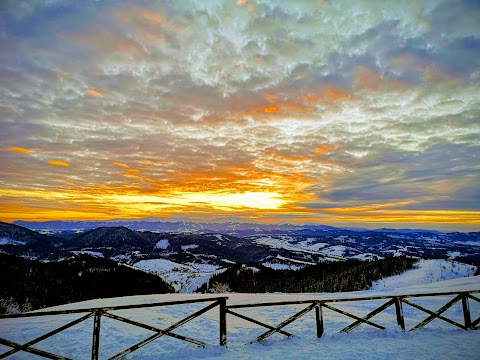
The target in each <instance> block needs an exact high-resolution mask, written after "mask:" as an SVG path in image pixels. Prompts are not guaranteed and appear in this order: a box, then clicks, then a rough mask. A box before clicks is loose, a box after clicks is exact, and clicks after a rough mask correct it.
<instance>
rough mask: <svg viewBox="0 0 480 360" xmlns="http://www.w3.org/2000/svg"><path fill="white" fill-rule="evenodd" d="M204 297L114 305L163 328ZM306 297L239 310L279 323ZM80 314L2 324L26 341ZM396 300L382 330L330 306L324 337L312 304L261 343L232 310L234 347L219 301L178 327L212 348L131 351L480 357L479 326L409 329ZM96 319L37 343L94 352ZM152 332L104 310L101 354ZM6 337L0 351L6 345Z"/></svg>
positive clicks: (251, 299)
mask: <svg viewBox="0 0 480 360" xmlns="http://www.w3.org/2000/svg"><path fill="white" fill-rule="evenodd" d="M473 289H479V290H480V277H479V276H474V277H466V278H457V279H451V280H445V281H439V282H435V283H431V284H428V285H424V284H422V285H416V286H412V287H409V288H399V287H397V288H396V289H394V290H391V291H372V290H367V291H362V292H352V293H335V294H227V295H226V296H228V297H229V299H228V303H229V304H241V303H258V302H267V301H289V300H306V299H310V300H311V299H325V298H351V297H353V296H355V297H357V296H368V295H392V294H397V295H398V294H407V293H419V292H423V293H428V292H443V291H465V290H473ZM204 296H208V297H211V295H202V294H167V295H149V296H132V297H123V298H114V299H99V300H91V301H85V302H82V303H77V304H69V305H63V306H59V307H55V308H52V309H71V308H79V307H81V308H87V307H100V306H113V305H124V304H138V303H151V302H158V301H175V300H183V299H191V298H195V299H197V298H201V297H204ZM450 298H451V296H450V297H447V296H443V297H436V298H432V297H430V298H422V299H417V300H416V302H418V303H419V304H421V305H422V306H425V307H427V308H429V309H433V310H435V309H438V308H440V307H441V306H443V305H444V304H445V303H446V302H447V301H448V300H449V299H450ZM382 301H383V302H384V300H376V301H370V302H361V303H360V302H346V303H338V304H337V305H336V306H337V307H339V308H342V309H344V310H346V311H351V312H353V313H355V314H358V315H365V314H366V313H368V312H370V311H371V310H372V308H375V307H378V306H379V305H380V304H382ZM205 305H206V304H205V303H202V304H188V305H175V306H167V307H161V308H142V309H136V310H121V311H120V310H117V311H115V312H114V313H116V314H118V315H120V316H125V317H129V318H132V319H135V320H137V321H141V322H143V323H147V324H150V325H153V326H156V327H159V328H166V327H168V326H169V325H171V324H173V323H175V322H177V321H179V320H180V319H182V318H184V317H186V316H188V315H190V314H191V313H193V312H195V311H197V310H199V309H200V308H202V307H203V306H205ZM304 307H305V306H304V305H294V306H292V305H290V306H275V307H263V308H262V307H259V308H255V309H238V311H239V312H241V313H243V314H245V315H247V316H251V317H254V318H255V319H257V320H259V321H263V322H267V323H270V324H272V325H274V324H278V323H280V322H281V321H282V320H284V319H286V318H287V317H289V316H290V315H292V314H293V313H295V312H297V311H299V310H300V309H302V308H304ZM470 310H471V313H472V318H473V319H476V318H477V317H479V316H480V303H475V302H474V301H471V302H470ZM404 315H405V321H406V323H407V328H409V327H411V326H413V325H415V324H416V323H417V322H419V321H421V320H423V319H424V318H425V317H426V314H424V313H422V312H420V311H418V310H416V309H414V308H410V307H408V306H404ZM444 315H445V316H447V317H449V318H451V319H452V320H455V321H458V322H460V323H462V310H461V304H460V303H457V304H456V305H454V306H453V307H452V308H451V309H449V310H447V312H445V314H444ZM78 317H79V315H62V316H48V317H37V318H21V319H2V320H0V332H1V334H2V337H5V338H7V339H8V340H11V341H15V342H19V343H25V342H27V341H29V340H31V339H33V338H35V337H37V336H40V335H42V334H43V333H46V332H48V331H49V330H51V329H53V328H54V327H55V326H60V325H61V324H64V323H66V322H67V321H71V320H73V319H75V318H78ZM394 317H395V312H394V309H393V308H389V309H387V311H385V312H382V313H381V314H379V315H377V316H375V318H374V319H372V320H374V321H375V322H376V323H379V324H382V325H384V326H385V327H386V328H387V330H384V331H381V330H377V329H373V328H371V327H368V326H366V325H361V326H360V327H358V328H357V329H355V330H354V331H353V332H352V333H349V334H345V333H338V331H339V330H340V329H341V328H342V327H344V326H346V325H348V324H350V323H351V322H352V321H351V320H349V319H348V318H346V317H344V316H343V315H341V314H338V313H334V312H331V311H328V310H327V311H324V319H325V335H324V336H323V337H322V338H321V339H317V338H316V336H315V322H314V315H313V313H312V312H310V313H309V314H307V315H306V316H304V317H302V318H301V319H299V320H298V321H295V322H293V323H292V324H290V325H288V326H287V327H286V328H285V330H286V331H289V332H291V333H293V334H294V335H295V336H293V337H292V338H285V337H283V336H282V335H278V334H277V335H274V336H272V337H271V338H269V339H268V340H267V341H265V342H262V343H250V342H251V341H252V340H254V339H255V338H256V336H258V335H260V334H261V333H263V332H264V331H265V329H263V328H259V327H258V326H257V325H255V324H252V323H249V322H246V321H244V320H242V319H238V318H236V317H233V316H228V318H227V324H228V326H227V328H228V347H227V348H223V347H220V346H218V332H219V325H218V308H214V309H212V310H210V311H208V312H207V313H205V314H204V315H202V316H201V317H199V318H197V319H196V320H194V321H192V322H189V323H187V324H185V325H183V326H182V327H180V328H178V329H177V330H176V332H177V333H179V334H182V335H186V336H190V337H193V338H196V339H199V340H201V341H205V342H206V343H207V344H209V345H208V346H207V347H206V348H205V349H202V348H197V347H196V346H194V345H192V344H188V343H185V342H183V341H179V340H177V339H172V338H168V337H161V338H159V339H157V340H155V341H154V342H152V343H150V344H149V345H147V346H145V347H144V348H142V349H140V350H138V351H137V352H134V353H132V354H130V355H129V356H128V357H127V359H132V360H153V359H159V358H162V359H175V360H182V359H207V360H208V359H212V360H213V359H222V360H223V359H225V360H234V359H235V360H236V359H249V360H252V359H279V358H282V359H322V358H323V359H355V360H362V359H389V358H391V359H399V360H404V359H405V360H406V359H408V360H410V359H436V360H441V359H448V360H451V359H463V360H468V359H478V354H479V352H478V351H479V349H480V331H464V330H461V329H457V328H455V327H453V326H451V325H449V324H447V323H445V322H442V321H440V320H438V319H437V320H434V321H433V322H432V323H431V324H429V325H428V326H427V327H426V328H425V329H421V330H417V331H415V332H410V333H409V332H402V331H401V330H400V329H399V328H398V326H397V325H396V323H395V321H394V320H392V319H394ZM91 333H92V321H91V320H87V321H85V322H83V323H81V324H78V325H76V326H74V327H73V328H71V329H69V330H66V331H64V332H62V333H60V334H57V335H55V337H53V338H50V339H47V340H44V341H43V342H41V343H39V344H37V345H36V347H38V348H40V349H42V350H46V351H52V352H55V353H57V354H60V355H64V356H68V357H70V358H73V359H89V356H90V351H91V350H90V349H91ZM151 334H152V333H151V332H149V331H147V330H143V329H139V328H137V327H132V326H130V325H127V324H124V323H120V322H117V321H115V320H112V319H109V318H105V317H102V322H101V341H100V344H101V346H100V355H101V356H100V358H101V359H107V358H108V357H110V356H113V355H114V354H116V353H117V352H119V351H121V350H123V349H125V348H127V347H129V346H131V345H133V344H134V343H136V342H138V341H140V340H142V339H145V338H146V337H148V336H150V335H151ZM6 350H8V348H7V347H6V346H3V345H0V351H2V352H3V351H6ZM8 359H25V360H30V359H32V360H33V359H37V357H35V355H30V354H27V353H18V354H15V355H13V356H11V357H9V358H8Z"/></svg>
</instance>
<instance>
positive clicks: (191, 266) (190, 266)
mask: <svg viewBox="0 0 480 360" xmlns="http://www.w3.org/2000/svg"><path fill="white" fill-rule="evenodd" d="M133 267H135V268H137V269H141V270H145V271H148V272H150V273H153V274H156V275H158V276H160V277H161V278H162V279H163V280H165V281H166V282H168V283H169V284H170V285H172V286H173V287H174V288H175V290H176V291H178V292H180V293H192V292H194V291H195V290H196V289H198V288H199V287H200V286H202V285H203V284H204V283H206V282H207V281H208V280H209V279H210V278H211V277H212V276H213V275H214V274H217V273H219V272H221V271H225V270H226V268H220V267H218V266H215V265H209V264H196V263H187V264H179V263H176V262H173V261H170V260H167V259H150V260H141V261H139V262H137V263H135V264H134V265H133Z"/></svg>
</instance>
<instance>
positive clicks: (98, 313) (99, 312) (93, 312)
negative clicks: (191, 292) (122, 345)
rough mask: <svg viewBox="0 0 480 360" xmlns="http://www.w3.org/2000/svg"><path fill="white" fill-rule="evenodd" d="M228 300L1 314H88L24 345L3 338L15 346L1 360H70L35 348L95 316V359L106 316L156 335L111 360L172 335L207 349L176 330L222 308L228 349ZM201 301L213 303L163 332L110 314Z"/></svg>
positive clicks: (222, 338) (222, 330) (222, 335)
mask: <svg viewBox="0 0 480 360" xmlns="http://www.w3.org/2000/svg"><path fill="white" fill-rule="evenodd" d="M226 301H227V297H225V296H223V297H215V298H203V299H192V300H181V301H168V302H157V303H148V304H136V305H120V306H111V307H98V308H84V309H72V310H58V311H41V312H40V311H39V312H30V313H24V314H13V315H0V319H2V318H3V319H5V318H24V317H39V316H52V315H67V314H81V313H86V315H83V316H82V317H80V318H78V319H76V320H73V321H71V322H69V323H68V324H65V325H63V326H60V327H58V328H57V329H55V330H52V331H50V332H48V333H46V334H44V335H42V336H39V337H37V338H35V339H33V340H31V341H29V342H27V343H25V344H23V345H20V344H17V343H15V342H13V341H10V340H6V339H3V338H0V344H3V345H6V346H9V347H11V348H12V349H11V350H9V351H7V352H5V353H3V354H0V359H3V358H6V357H7V356H10V355H13V354H15V353H17V352H19V351H26V352H29V353H32V354H35V355H39V356H42V357H44V358H47V359H64V360H70V359H69V358H67V357H64V356H60V355H56V354H53V353H50V352H47V351H44V350H40V349H36V348H34V347H33V345H35V344H37V343H39V342H40V341H42V340H45V339H47V338H49V337H51V336H53V335H56V334H58V333H60V332H62V331H64V330H66V329H68V328H71V327H72V326H74V325H77V324H79V323H81V322H83V321H85V320H87V319H89V318H91V317H93V330H92V357H91V359H92V360H98V358H99V349H100V322H101V318H102V316H105V317H108V318H111V319H115V320H118V321H121V322H124V323H126V324H129V325H133V326H137V327H140V328H143V329H147V330H150V331H152V332H153V334H152V335H151V336H149V337H148V338H146V339H144V340H142V341H140V342H138V343H136V344H135V345H132V346H130V347H129V348H127V349H125V350H122V351H120V352H119V353H118V354H116V355H114V356H112V357H110V358H109V360H118V359H123V358H124V357H125V356H127V355H128V354H130V353H132V352H134V351H135V350H138V349H140V348H141V347H143V346H145V345H147V344H149V343H151V342H152V341H154V340H156V339H158V338H160V337H162V336H170V337H173V338H175V339H178V340H183V341H186V342H189V343H192V344H195V345H197V346H200V347H204V346H205V343H204V342H203V341H200V340H197V339H193V338H190V337H187V336H184V335H180V334H176V333H174V332H173V331H174V330H175V329H177V328H179V327H180V326H182V325H184V324H186V323H188V322H189V321H191V320H193V319H195V318H197V317H199V316H201V315H202V314H204V313H206V312H207V311H209V310H211V309H213V308H215V307H217V306H218V307H219V309H220V314H219V323H220V336H219V338H220V341H219V342H220V345H221V346H224V345H226V344H227V323H226ZM200 302H211V304H209V305H207V306H205V307H204V308H202V309H200V310H198V311H196V312H194V313H193V314H191V315H189V316H187V317H185V318H183V319H181V320H180V321H177V322H176V323H175V324H173V325H171V326H169V327H167V328H166V329H159V328H157V327H154V326H151V325H148V324H143V323H141V322H138V321H135V320H131V319H128V318H125V317H122V316H119V315H116V314H112V313H111V312H110V311H114V310H129V309H140V308H154V307H162V306H169V305H182V304H192V303H200Z"/></svg>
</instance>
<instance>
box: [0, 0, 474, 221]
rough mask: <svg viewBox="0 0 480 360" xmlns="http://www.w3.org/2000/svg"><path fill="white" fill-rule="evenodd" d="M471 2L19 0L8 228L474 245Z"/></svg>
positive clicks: (0, 184) (4, 103)
mask: <svg viewBox="0 0 480 360" xmlns="http://www.w3.org/2000/svg"><path fill="white" fill-rule="evenodd" d="M478 19H480V6H479V5H478V2H476V1H434V0H432V1H412V2H407V3H404V2H398V1H383V2H381V3H379V2H378V1H327V0H325V1H321V0H319V1H313V0H304V1H299V0H296V1H273V0H270V1H269V0H231V1H230V0H224V1H220V0H219V1H194V0H191V1H187V0H179V1H168V0H165V1H135V2H123V3H122V2H120V1H109V0H104V1H93V0H92V1H74V0H53V1H52V0H48V1H47V0H28V1H26V0H25V1H22V0H15V1H14V0H11V1H9V0H7V1H6V2H3V5H1V6H0V47H1V49H2V51H0V62H1V64H2V65H1V67H0V78H1V82H0V93H1V96H0V121H1V122H0V126H1V128H0V133H1V134H2V135H1V138H0V141H1V144H0V150H1V151H0V161H1V168H0V171H1V178H0V196H1V199H2V201H1V202H0V209H1V214H2V220H6V221H11V220H16V219H38V220H43V219H53V218H67V219H108V218H117V217H127V218H129V217H130V218H131V217H144V216H160V217H190V218H197V219H207V218H221V217H226V216H235V217H242V218H246V219H251V220H255V221H280V222H317V223H329V224H342V225H345V224H352V223H354V224H353V226H368V227H380V226H393V227H400V226H426V227H430V228H435V227H436V228H449V229H460V230H475V229H477V230H478V228H479V224H480V209H479V208H480V206H479V204H480V187H479V184H480V161H479V158H478V155H479V154H480V140H479V139H480V121H479V118H480V26H479V21H478Z"/></svg>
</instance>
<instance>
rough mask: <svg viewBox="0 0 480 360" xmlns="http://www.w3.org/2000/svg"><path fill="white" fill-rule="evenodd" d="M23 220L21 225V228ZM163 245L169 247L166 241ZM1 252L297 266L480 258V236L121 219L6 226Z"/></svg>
mask: <svg viewBox="0 0 480 360" xmlns="http://www.w3.org/2000/svg"><path fill="white" fill-rule="evenodd" d="M20 224H21V225H22V226H20ZM158 244H163V245H162V246H159V245H158ZM0 249H1V250H3V251H4V252H8V253H13V254H17V255H22V256H31V257H38V258H41V259H49V260H56V259H60V258H68V257H69V256H72V254H74V252H76V253H78V252H79V251H90V252H95V253H97V255H98V254H101V256H103V257H106V258H118V259H121V261H123V262H127V263H130V264H133V263H135V262H136V261H139V260H145V259H152V258H165V259H169V260H172V261H178V262H180V263H186V262H189V261H197V262H198V261H200V262H205V263H209V264H215V265H222V264H225V262H229V261H230V262H231V261H234V262H235V261H239V262H246V261H253V262H258V263H272V264H276V263H280V264H286V265H296V266H298V265H299V264H300V266H301V264H302V262H303V263H305V264H307V263H318V262H322V261H329V260H341V259H350V258H356V259H374V258H382V257H390V256H398V255H401V254H404V255H410V256H417V257H424V258H472V259H475V258H476V257H478V256H479V255H480V233H479V232H470V233H460V232H451V233H442V232H438V231H428V230H393V229H378V230H366V229H342V228H336V227H332V226H325V225H303V226H300V225H290V224H255V223H231V222H225V223H207V222H186V221H182V222H160V221H154V219H143V220H135V221H130V220H116V221H105V222H102V221H100V222H99V221H86V222H85V221H48V222H22V221H18V222H16V223H15V224H7V223H0Z"/></svg>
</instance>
